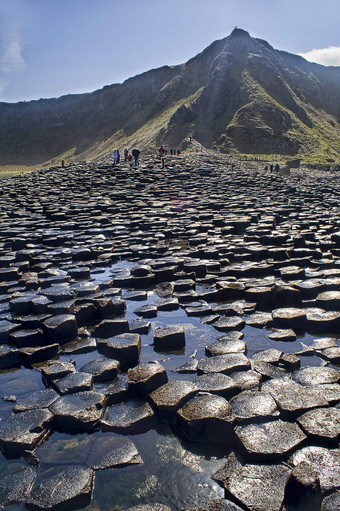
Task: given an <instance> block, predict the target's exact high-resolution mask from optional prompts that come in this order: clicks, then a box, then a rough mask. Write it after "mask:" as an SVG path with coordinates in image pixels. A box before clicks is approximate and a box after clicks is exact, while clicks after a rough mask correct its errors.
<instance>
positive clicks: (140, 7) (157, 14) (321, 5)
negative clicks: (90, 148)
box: [0, 0, 340, 103]
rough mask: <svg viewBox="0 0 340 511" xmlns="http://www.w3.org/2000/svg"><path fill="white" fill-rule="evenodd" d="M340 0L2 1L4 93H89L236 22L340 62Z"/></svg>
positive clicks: (283, 44) (177, 55) (298, 50)
mask: <svg viewBox="0 0 340 511" xmlns="http://www.w3.org/2000/svg"><path fill="white" fill-rule="evenodd" d="M339 20H340V0H322V1H320V0H0V101H5V102H11V103H13V102H17V101H28V100H31V99H39V98H51V97H59V96H61V95H64V94H69V93H82V92H91V91H93V90H96V89H99V88H101V87H103V86H104V85H110V84H112V83H121V82H123V81H124V80H125V79H127V78H129V77H131V76H135V75H136V74H139V73H142V72H144V71H148V70H149V69H153V68H157V67H161V66H163V65H175V64H181V63H184V62H186V61H187V60H189V59H190V58H191V57H193V56H195V55H196V54H197V53H199V52H200V51H202V50H203V49H204V48H206V47H207V46H208V45H209V44H210V43H212V42H213V41H215V40H216V39H221V38H223V37H226V36H227V35H229V34H230V33H231V32H232V30H233V29H234V27H235V26H237V27H239V28H242V29H244V30H247V31H248V32H249V33H250V35H251V36H253V37H259V38H261V39H265V40H267V41H268V42H269V43H270V44H271V45H272V46H274V48H277V49H280V50H285V51H288V52H291V53H295V54H300V55H302V56H304V57H305V58H307V59H308V60H310V61H313V62H319V63H321V64H324V65H338V66H340V30H339Z"/></svg>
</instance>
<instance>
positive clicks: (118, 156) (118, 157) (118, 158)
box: [116, 149, 120, 165]
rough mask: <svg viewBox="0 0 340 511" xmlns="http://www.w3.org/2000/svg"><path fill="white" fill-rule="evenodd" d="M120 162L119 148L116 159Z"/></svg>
mask: <svg viewBox="0 0 340 511" xmlns="http://www.w3.org/2000/svg"><path fill="white" fill-rule="evenodd" d="M119 162H120V152H119V149H117V160H116V163H117V164H118V165H119Z"/></svg>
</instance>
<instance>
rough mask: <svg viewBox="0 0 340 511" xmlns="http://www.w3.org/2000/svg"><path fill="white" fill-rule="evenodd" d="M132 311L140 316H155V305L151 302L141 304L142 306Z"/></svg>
mask: <svg viewBox="0 0 340 511" xmlns="http://www.w3.org/2000/svg"><path fill="white" fill-rule="evenodd" d="M133 312H134V313H135V314H137V316H141V317H142V318H155V317H156V316H157V307H156V305H153V304H150V305H143V306H142V307H138V308H137V309H135V310H134V311H133Z"/></svg>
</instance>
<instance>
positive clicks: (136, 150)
mask: <svg viewBox="0 0 340 511" xmlns="http://www.w3.org/2000/svg"><path fill="white" fill-rule="evenodd" d="M131 153H132V156H133V157H134V159H135V167H138V165H139V155H140V150H139V149H132V151H131Z"/></svg>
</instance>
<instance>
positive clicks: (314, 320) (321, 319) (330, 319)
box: [306, 309, 340, 334]
mask: <svg viewBox="0 0 340 511" xmlns="http://www.w3.org/2000/svg"><path fill="white" fill-rule="evenodd" d="M306 318H307V329H308V330H309V331H311V332H318V333H320V332H324V333H330V334H332V333H336V332H338V331H339V326H340V313H339V312H336V311H327V312H326V311H325V310H324V309H317V310H316V311H313V310H311V311H308V310H307V315H306Z"/></svg>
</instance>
